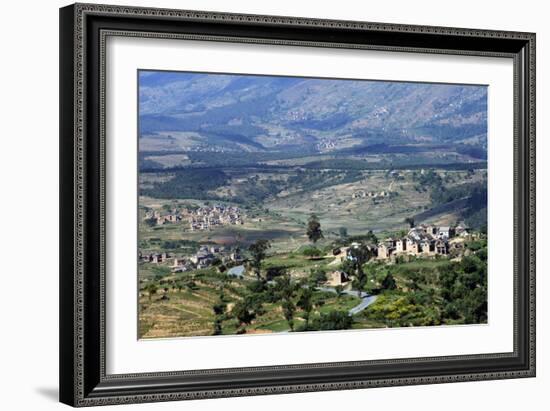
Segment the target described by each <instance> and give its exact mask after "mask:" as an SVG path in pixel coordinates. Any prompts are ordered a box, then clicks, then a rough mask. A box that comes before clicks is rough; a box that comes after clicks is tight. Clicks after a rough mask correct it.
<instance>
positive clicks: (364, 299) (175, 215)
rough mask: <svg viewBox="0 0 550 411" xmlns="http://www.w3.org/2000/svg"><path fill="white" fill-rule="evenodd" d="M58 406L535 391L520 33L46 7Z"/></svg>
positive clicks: (528, 117) (531, 187)
mask: <svg viewBox="0 0 550 411" xmlns="http://www.w3.org/2000/svg"><path fill="white" fill-rule="evenodd" d="M60 22H61V27H60V56H61V57H60V79H61V81H60V84H61V90H60V95H61V107H60V123H61V128H60V129H61V132H60V150H61V155H60V158H61V176H60V185H61V228H60V232H61V258H60V261H61V268H60V399H61V401H62V402H64V403H67V404H70V405H74V406H89V405H102V404H119V403H133V402H148V401H169V400H181V399H196V398H215V397H227V396H243V395H257V394H275V393H291V392H300V391H321V390H336V389H354V388H368V387H380V386H392V385H409V384H430V383H443V382H453V381H475V380H486V379H502V378H520V377H532V376H534V375H535V88H534V85H535V35H534V34H532V33H518V32H504V31H489V30H473V29H458V28H444V27H424V26H410V25H395V24H383V23H367V22H351V21H332V20H315V19H305V18H293V17H278V16H259V15H239V14H225V13H213V12H198V11H183V10H166V9H148V8H136V7H125V6H105V5H89V4H76V5H71V6H67V7H65V8H62V9H61V10H60Z"/></svg>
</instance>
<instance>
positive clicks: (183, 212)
mask: <svg viewBox="0 0 550 411" xmlns="http://www.w3.org/2000/svg"><path fill="white" fill-rule="evenodd" d="M145 219H146V220H153V221H154V224H155V225H164V224H172V223H177V222H180V221H183V220H187V221H188V222H189V227H190V229H191V231H196V230H210V229H212V227H216V226H224V225H238V224H244V215H243V212H242V211H241V210H240V209H239V208H238V207H234V206H225V205H221V204H217V205H214V206H203V207H198V208H196V209H186V208H184V209H176V208H174V209H172V210H168V211H166V212H161V211H160V210H149V211H148V212H147V213H146V214H145Z"/></svg>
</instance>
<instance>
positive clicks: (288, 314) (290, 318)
mask: <svg viewBox="0 0 550 411" xmlns="http://www.w3.org/2000/svg"><path fill="white" fill-rule="evenodd" d="M281 307H282V308H283V315H284V317H285V320H286V322H287V323H288V326H289V327H290V331H294V313H295V312H296V306H295V305H294V303H293V302H292V300H284V301H283V302H282V304H281Z"/></svg>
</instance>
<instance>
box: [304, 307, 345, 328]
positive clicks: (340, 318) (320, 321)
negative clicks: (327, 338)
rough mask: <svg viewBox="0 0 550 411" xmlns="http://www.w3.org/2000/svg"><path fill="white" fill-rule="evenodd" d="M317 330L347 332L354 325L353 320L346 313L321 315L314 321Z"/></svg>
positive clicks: (332, 312) (335, 312)
mask: <svg viewBox="0 0 550 411" xmlns="http://www.w3.org/2000/svg"><path fill="white" fill-rule="evenodd" d="M312 325H313V329H315V330H347V329H350V328H351V327H352V325H353V318H352V317H351V316H350V315H349V314H348V313H347V312H346V311H330V312H328V313H321V315H320V316H319V317H318V318H315V319H314V320H313V323H312Z"/></svg>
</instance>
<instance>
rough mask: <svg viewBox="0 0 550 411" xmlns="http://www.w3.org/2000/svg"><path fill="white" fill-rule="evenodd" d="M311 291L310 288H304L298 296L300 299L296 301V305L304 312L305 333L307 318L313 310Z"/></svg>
mask: <svg viewBox="0 0 550 411" xmlns="http://www.w3.org/2000/svg"><path fill="white" fill-rule="evenodd" d="M312 297H313V291H312V290H311V288H309V287H306V288H303V289H302V294H301V295H300V298H299V299H298V302H297V303H296V305H297V306H298V307H299V308H300V309H302V310H303V312H304V320H305V321H306V324H305V328H304V329H305V330H306V331H307V330H308V328H309V317H310V315H311V311H312V310H313V300H312Z"/></svg>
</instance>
